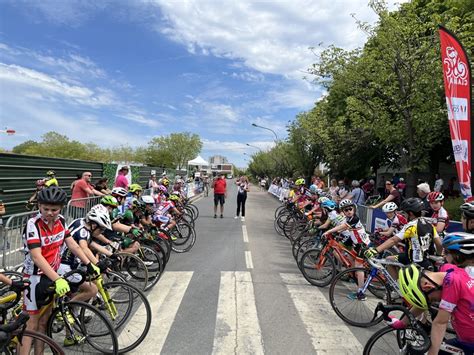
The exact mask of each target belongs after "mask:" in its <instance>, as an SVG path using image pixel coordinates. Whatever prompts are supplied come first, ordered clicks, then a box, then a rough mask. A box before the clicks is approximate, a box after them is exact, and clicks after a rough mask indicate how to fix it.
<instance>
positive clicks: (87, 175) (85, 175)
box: [84, 174, 92, 177]
mask: <svg viewBox="0 0 474 355" xmlns="http://www.w3.org/2000/svg"><path fill="white" fill-rule="evenodd" d="M84 176H89V177H92V175H90V174H87V175H84Z"/></svg>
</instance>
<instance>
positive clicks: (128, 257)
mask: <svg viewBox="0 0 474 355" xmlns="http://www.w3.org/2000/svg"><path fill="white" fill-rule="evenodd" d="M117 255H119V256H120V258H121V259H122V260H121V262H120V264H118V265H117V266H115V268H116V269H114V270H115V271H118V272H120V273H121V274H122V275H123V276H124V277H125V280H127V282H128V283H130V284H132V285H133V286H136V287H137V288H138V289H139V290H143V291H144V290H146V288H147V284H148V268H147V266H146V265H145V263H144V262H143V261H142V260H141V259H140V258H139V257H138V256H136V255H133V254H130V253H123V252H120V253H117Z"/></svg>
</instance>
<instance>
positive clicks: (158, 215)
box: [152, 194, 181, 238]
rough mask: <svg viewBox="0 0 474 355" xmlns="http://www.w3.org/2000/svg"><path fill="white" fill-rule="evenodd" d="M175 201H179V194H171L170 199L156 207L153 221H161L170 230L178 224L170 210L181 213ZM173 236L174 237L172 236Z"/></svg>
mask: <svg viewBox="0 0 474 355" xmlns="http://www.w3.org/2000/svg"><path fill="white" fill-rule="evenodd" d="M173 201H179V196H177V195H175V194H171V195H170V196H169V200H164V201H162V202H161V204H160V205H159V206H158V208H157V209H156V211H155V213H154V215H153V217H152V219H153V222H159V223H161V224H163V225H164V227H163V229H164V230H166V231H169V230H171V229H173V228H174V226H176V221H175V220H174V219H173V218H172V217H171V215H170V212H173V213H175V214H176V215H178V216H179V215H181V212H179V211H178V209H177V208H176V207H175V204H174V203H173ZM172 238H173V237H172Z"/></svg>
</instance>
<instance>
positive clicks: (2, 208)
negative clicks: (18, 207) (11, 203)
mask: <svg viewBox="0 0 474 355" xmlns="http://www.w3.org/2000/svg"><path fill="white" fill-rule="evenodd" d="M5 212H6V211H5V204H4V203H3V201H2V200H0V216H3V215H4V214H5ZM0 224H1V223H0Z"/></svg>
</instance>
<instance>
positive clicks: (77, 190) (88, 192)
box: [71, 171, 104, 208]
mask: <svg viewBox="0 0 474 355" xmlns="http://www.w3.org/2000/svg"><path fill="white" fill-rule="evenodd" d="M91 178H92V173H91V172H90V171H84V172H83V173H82V178H81V179H80V180H77V182H76V183H75V184H74V188H73V189H72V195H71V200H75V199H84V198H87V197H89V196H92V195H96V196H104V194H103V193H102V192H100V191H97V190H96V189H94V187H93V186H92V184H91ZM71 206H74V207H78V208H84V207H86V200H79V201H72V202H71Z"/></svg>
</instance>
